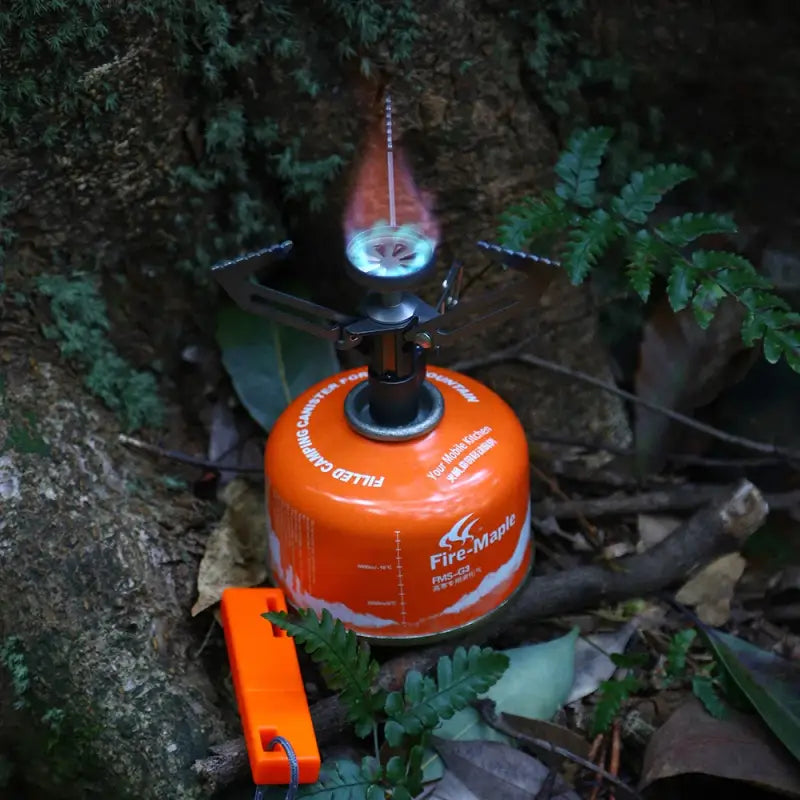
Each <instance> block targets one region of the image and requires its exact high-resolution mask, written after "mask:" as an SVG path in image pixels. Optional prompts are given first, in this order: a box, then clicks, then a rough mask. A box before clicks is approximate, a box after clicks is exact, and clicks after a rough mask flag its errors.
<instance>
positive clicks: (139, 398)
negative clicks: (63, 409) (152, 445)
mask: <svg viewBox="0 0 800 800" xmlns="http://www.w3.org/2000/svg"><path fill="white" fill-rule="evenodd" d="M37 288H38V289H39V291H40V292H42V294H44V295H46V296H47V297H49V298H50V311H51V313H52V317H53V324H52V325H48V326H45V327H44V334H45V336H47V338H49V339H55V340H57V341H58V343H59V348H60V350H61V354H62V355H63V356H65V357H67V358H70V359H72V360H74V361H75V362H77V363H78V364H80V365H81V367H82V368H83V369H84V370H85V371H86V377H85V384H86V387H87V388H88V389H89V390H90V391H91V392H92V393H93V394H94V395H96V396H97V397H99V398H100V399H101V400H102V401H103V402H104V403H105V404H106V406H108V408H110V409H111V410H112V411H115V412H117V413H118V415H119V417H120V419H121V421H122V423H123V425H124V426H125V428H126V429H127V430H129V431H132V430H136V429H137V428H142V427H145V426H148V427H158V426H160V425H161V424H162V421H163V415H164V409H163V406H162V403H161V400H160V398H159V396H158V388H157V384H156V379H155V376H154V375H153V374H152V373H150V372H144V371H141V370H136V369H134V368H133V367H131V365H130V364H128V363H127V362H126V361H125V360H124V359H122V358H121V357H120V355H119V354H118V353H117V351H116V350H115V348H114V346H113V345H112V344H111V342H110V340H109V338H108V330H109V321H108V315H107V313H106V305H105V302H104V301H103V299H102V298H101V297H100V294H99V292H98V288H97V283H96V281H95V280H94V279H93V278H91V277H90V276H88V275H86V274H84V273H73V274H72V275H71V276H69V277H66V276H63V275H43V276H41V277H40V278H39V280H38V282H37Z"/></svg>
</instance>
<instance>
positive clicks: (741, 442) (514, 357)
mask: <svg viewBox="0 0 800 800" xmlns="http://www.w3.org/2000/svg"><path fill="white" fill-rule="evenodd" d="M521 347H522V343H520V344H516V345H514V346H513V347H507V348H505V349H503V350H499V351H498V352H496V353H491V354H490V355H488V356H484V357H483V358H475V359H469V360H465V361H458V362H456V363H455V364H451V365H450V367H449V368H450V369H453V370H456V371H457V372H458V371H460V372H469V371H470V370H473V369H477V368H478V367H488V366H492V365H494V364H501V363H503V362H505V361H518V362H520V363H521V364H528V365H529V366H532V367H539V368H541V369H546V370H548V371H549V372H555V373H557V374H558V375H564V376H566V377H567V378H572V379H573V380H577V381H581V382H583V383H588V384H589V385H590V386H594V387H596V388H598V389H601V390H602V391H604V392H608V393H610V394H614V395H616V396H617V397H622V398H623V399H625V400H628V401H630V402H631V403H636V404H637V405H640V406H643V407H644V408H647V409H649V410H650V411H655V412H656V413H657V414H663V415H664V416H665V417H669V418H670V419H672V420H675V422H680V423H681V424H682V425H686V426H687V427H689V428H694V429H695V430H698V431H702V432H703V433H706V434H708V435H709V436H713V437H714V438H715V439H719V440H720V441H722V442H728V443H729V444H735V445H738V446H739V447H743V448H745V449H747V450H754V451H756V452H758V453H766V454H768V455H773V456H781V457H783V458H785V459H789V460H793V461H800V451H798V450H792V449H791V448H787V447H778V446H777V445H773V444H768V443H767V442H757V441H755V440H754V439H748V438H746V437H744V436H736V435H735V434H733V433H728V432H727V431H723V430H720V429H719V428H715V427H713V426H712V425H706V424H705V423H704V422H698V421H697V420H696V419H692V418H691V417H687V416H686V415H685V414H681V413H679V412H678V411H673V410H672V409H671V408H667V407H666V406H662V405H660V404H659V403H653V402H651V401H650V400H645V399H644V398H642V397H637V396H636V395H635V394H632V393H631V392H626V391H625V390H624V389H620V388H619V387H617V386H613V385H612V384H610V383H606V381H602V380H600V378H595V377H594V376H593V375H589V374H588V373H586V372H581V371H580V370H576V369H572V368H570V367H565V366H563V365H561V364H557V363H555V362H554V361H549V360H548V359H546V358H540V357H539V356H534V355H531V354H530V353H521V352H520V348H521Z"/></svg>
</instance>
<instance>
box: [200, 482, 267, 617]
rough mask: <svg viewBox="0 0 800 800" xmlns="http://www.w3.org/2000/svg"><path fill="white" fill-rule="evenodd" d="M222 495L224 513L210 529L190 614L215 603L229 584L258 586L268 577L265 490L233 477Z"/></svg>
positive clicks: (203, 609)
mask: <svg viewBox="0 0 800 800" xmlns="http://www.w3.org/2000/svg"><path fill="white" fill-rule="evenodd" d="M221 498H222V500H223V502H224V503H225V505H226V508H225V513H224V514H223V515H222V519H221V520H220V521H219V523H218V524H217V525H216V526H215V527H214V529H213V530H212V531H211V534H210V535H209V537H208V541H207V543H206V550H205V553H204V554H203V558H202V560H201V562H200V569H199V570H198V573H197V601H196V602H195V604H194V606H192V616H193V617H194V616H197V615H198V614H199V613H200V612H202V611H205V610H206V609H207V608H210V607H211V606H213V605H216V603H218V602H219V600H220V598H221V597H222V592H223V591H224V590H225V589H227V588H228V587H229V586H243V587H247V586H258V585H259V584H261V583H263V582H264V581H265V580H266V578H267V561H266V556H265V554H266V553H267V552H268V547H267V520H266V511H265V507H264V493H263V492H262V491H261V490H260V489H257V488H255V487H254V486H252V485H251V484H250V483H248V482H247V481H245V480H243V479H242V478H236V479H235V480H233V481H231V482H230V483H229V484H228V485H227V486H226V487H225V488H224V489H223V490H222V492H221Z"/></svg>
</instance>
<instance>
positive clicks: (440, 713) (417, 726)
mask: <svg viewBox="0 0 800 800" xmlns="http://www.w3.org/2000/svg"><path fill="white" fill-rule="evenodd" d="M507 667H508V656H506V655H505V654H504V653H498V652H495V651H494V650H491V649H489V648H483V649H481V648H480V647H477V646H473V647H471V648H470V649H469V651H467V650H465V649H464V648H463V647H459V648H458V649H457V650H456V651H455V652H454V653H453V657H452V658H450V657H449V656H443V657H442V658H440V659H439V663H438V665H437V668H436V680H435V681H434V680H433V679H432V678H428V677H425V676H423V675H421V674H420V673H419V672H416V671H411V672H409V673H408V674H407V675H406V680H405V685H404V687H403V691H402V693H401V692H391V693H390V694H389V695H388V697H387V698H386V703H385V705H384V710H385V711H386V714H387V715H388V716H389V717H390V718H391V719H392V720H393V721H394V722H396V723H397V724H398V725H400V726H401V727H402V728H403V730H404V731H405V732H406V733H407V734H409V735H412V736H414V735H417V734H419V733H421V732H422V731H424V730H432V729H433V728H435V727H436V726H437V725H438V724H439V721H440V720H442V719H449V718H450V717H452V716H453V714H455V712H456V711H460V710H461V709H462V708H465V707H466V706H467V705H469V703H471V702H472V701H473V700H474V699H475V698H476V697H477V696H478V695H479V694H480V693H481V692H485V691H486V690H487V689H489V688H490V687H491V686H492V685H493V684H494V683H496V682H497V680H498V679H499V678H500V677H501V675H502V674H503V673H504V672H505V670H506V668H507ZM395 733H397V730H396V728H395V729H394V730H393V733H392V735H393V737H394V734H395ZM387 736H388V732H387Z"/></svg>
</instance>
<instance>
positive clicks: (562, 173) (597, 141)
mask: <svg viewBox="0 0 800 800" xmlns="http://www.w3.org/2000/svg"><path fill="white" fill-rule="evenodd" d="M612 134H613V131H612V130H611V129H610V128H602V127H597V128H588V129H586V130H579V131H576V132H575V133H573V134H572V136H571V137H570V140H569V142H568V143H567V149H566V150H565V151H564V152H563V153H562V154H561V157H560V158H559V159H558V162H557V163H556V166H555V172H556V175H558V177H559V178H561V180H560V181H559V183H557V184H556V194H557V195H558V196H559V197H560V198H562V199H563V200H566V201H567V202H572V203H575V204H576V205H579V206H583V207H584V208H590V207H591V206H592V205H594V195H595V189H596V187H597V176H598V175H599V173H600V163H601V162H602V160H603V156H604V155H605V153H606V150H607V148H608V143H609V141H611V136H612Z"/></svg>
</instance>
